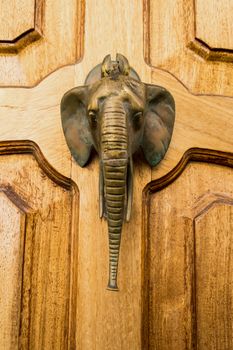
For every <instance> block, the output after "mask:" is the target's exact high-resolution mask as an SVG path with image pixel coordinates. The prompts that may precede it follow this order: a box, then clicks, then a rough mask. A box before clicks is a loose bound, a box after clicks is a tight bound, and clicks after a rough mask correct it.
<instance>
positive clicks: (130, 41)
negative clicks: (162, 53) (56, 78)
mask: <svg viewBox="0 0 233 350" xmlns="http://www.w3.org/2000/svg"><path fill="white" fill-rule="evenodd" d="M93 17H94V18H95V20H94V19H93ZM109 18H111V20H109ZM135 24H136V25H135ZM85 38H86V40H85V48H84V51H85V58H84V59H83V61H82V62H80V64H78V65H76V67H75V68H76V83H75V85H77V86H78V85H82V84H83V82H84V80H85V77H86V75H87V73H88V72H89V70H91V69H92V68H93V67H94V66H95V65H96V64H97V63H101V62H102V60H103V57H104V56H105V55H107V54H109V53H110V54H111V55H112V58H113V59H114V58H115V55H116V53H117V52H119V53H121V54H123V55H125V56H126V57H127V58H128V60H129V62H130V65H132V67H133V68H135V70H137V71H139V73H140V77H141V78H142V79H143V80H144V81H145V80H146V81H150V68H149V67H147V66H146V65H145V63H144V59H143V18H142V2H141V1H137V0H136V1H133V2H132V1H123V0H120V1H113V0H110V1H109V0H107V1H101V2H99V1H87V2H86V26H85ZM100 38H104V40H100ZM142 158H143V157H141V159H140V158H137V159H135V162H134V200H133V208H132V216H131V219H130V222H129V223H125V224H124V225H123V231H122V241H121V250H120V264H119V272H118V287H119V292H118V293H115V292H111V291H108V290H106V283H107V280H108V231H107V222H106V221H105V220H103V219H102V220H101V219H99V209H98V205H99V202H98V197H99V189H98V179H99V161H98V159H97V157H95V158H94V159H92V161H91V162H90V163H89V165H88V166H87V167H85V168H82V169H81V168H80V167H79V166H78V165H77V164H76V163H75V162H72V179H73V180H74V181H75V182H76V183H77V184H78V187H79V188H80V189H81V191H80V220H79V232H80V233H81V232H82V234H80V236H79V256H78V257H79V259H78V260H79V265H78V276H79V279H78V291H79V297H78V307H77V310H78V311H77V312H78V324H79V327H78V329H77V344H78V345H79V349H82V350H89V349H113V350H118V349H128V348H129V349H135V350H136V349H141V289H140V286H141V224H142V215H141V213H142V205H141V198H142V197H141V196H142V189H143V187H144V186H145V185H146V184H147V183H148V181H150V180H151V169H150V167H149V166H148V165H145V164H144V163H143V161H142Z"/></svg>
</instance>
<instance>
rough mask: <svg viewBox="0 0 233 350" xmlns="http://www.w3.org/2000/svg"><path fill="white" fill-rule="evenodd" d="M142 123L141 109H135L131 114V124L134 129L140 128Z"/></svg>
mask: <svg viewBox="0 0 233 350" xmlns="http://www.w3.org/2000/svg"><path fill="white" fill-rule="evenodd" d="M141 124H142V111H137V112H135V113H134V114H133V125H134V128H135V129H136V130H138V129H140V127H141Z"/></svg>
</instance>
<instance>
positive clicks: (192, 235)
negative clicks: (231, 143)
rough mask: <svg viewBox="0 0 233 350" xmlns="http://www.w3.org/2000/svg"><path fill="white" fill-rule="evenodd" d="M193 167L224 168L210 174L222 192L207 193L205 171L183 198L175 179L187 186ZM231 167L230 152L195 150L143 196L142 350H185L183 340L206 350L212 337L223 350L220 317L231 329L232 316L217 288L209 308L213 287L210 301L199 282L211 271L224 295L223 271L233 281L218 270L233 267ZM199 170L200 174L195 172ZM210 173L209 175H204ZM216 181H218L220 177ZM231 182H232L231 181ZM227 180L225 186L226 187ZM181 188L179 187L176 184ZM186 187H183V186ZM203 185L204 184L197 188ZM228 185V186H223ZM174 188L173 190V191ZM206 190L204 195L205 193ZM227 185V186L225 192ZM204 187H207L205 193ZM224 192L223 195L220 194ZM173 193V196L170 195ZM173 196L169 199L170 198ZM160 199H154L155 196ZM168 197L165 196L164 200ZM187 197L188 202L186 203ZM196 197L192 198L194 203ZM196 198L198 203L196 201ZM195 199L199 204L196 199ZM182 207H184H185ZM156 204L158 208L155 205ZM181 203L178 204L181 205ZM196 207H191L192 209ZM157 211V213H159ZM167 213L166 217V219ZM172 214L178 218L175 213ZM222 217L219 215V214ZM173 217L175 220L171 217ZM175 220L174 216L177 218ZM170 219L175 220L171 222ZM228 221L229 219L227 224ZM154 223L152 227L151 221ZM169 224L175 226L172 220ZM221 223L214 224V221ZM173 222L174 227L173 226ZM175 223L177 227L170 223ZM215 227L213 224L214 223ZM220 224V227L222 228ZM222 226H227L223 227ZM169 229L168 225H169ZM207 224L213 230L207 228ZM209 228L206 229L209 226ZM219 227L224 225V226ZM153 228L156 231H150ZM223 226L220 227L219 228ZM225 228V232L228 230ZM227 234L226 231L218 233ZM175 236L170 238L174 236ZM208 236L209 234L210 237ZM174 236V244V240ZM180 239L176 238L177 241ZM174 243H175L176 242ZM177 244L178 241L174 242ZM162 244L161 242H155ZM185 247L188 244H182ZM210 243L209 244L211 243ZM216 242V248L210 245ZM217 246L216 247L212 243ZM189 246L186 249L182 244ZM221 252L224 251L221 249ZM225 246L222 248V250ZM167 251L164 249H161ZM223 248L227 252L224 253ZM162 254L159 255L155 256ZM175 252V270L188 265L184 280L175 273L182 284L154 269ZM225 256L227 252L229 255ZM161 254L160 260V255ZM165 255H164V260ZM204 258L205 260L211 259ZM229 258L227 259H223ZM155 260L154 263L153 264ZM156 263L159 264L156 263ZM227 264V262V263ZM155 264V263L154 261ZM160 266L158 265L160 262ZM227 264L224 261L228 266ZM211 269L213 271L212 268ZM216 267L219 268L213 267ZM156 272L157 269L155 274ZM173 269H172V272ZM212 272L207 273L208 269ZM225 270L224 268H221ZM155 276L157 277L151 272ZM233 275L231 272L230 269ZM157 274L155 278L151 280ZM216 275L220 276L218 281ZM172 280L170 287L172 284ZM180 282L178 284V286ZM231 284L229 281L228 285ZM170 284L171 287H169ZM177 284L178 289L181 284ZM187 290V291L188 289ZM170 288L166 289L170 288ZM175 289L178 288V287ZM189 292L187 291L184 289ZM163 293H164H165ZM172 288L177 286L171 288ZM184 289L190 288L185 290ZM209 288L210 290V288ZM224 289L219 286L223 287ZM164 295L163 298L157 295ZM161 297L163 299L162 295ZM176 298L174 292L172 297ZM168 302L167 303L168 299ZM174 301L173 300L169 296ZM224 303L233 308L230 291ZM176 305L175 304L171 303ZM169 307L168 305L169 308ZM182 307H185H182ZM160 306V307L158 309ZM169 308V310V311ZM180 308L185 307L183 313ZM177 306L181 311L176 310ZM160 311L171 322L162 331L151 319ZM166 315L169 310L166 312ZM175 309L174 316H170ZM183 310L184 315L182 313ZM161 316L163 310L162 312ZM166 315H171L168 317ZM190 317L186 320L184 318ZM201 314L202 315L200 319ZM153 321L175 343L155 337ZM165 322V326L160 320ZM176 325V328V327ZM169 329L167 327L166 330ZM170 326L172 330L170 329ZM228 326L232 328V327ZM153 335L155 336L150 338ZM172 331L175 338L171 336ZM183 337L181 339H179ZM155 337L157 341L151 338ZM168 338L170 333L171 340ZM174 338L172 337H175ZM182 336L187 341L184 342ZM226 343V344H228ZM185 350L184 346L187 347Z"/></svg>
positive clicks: (214, 282)
mask: <svg viewBox="0 0 233 350" xmlns="http://www.w3.org/2000/svg"><path fill="white" fill-rule="evenodd" d="M190 164H194V166H195V164H196V167H197V168H198V166H199V167H200V166H201V165H202V164H203V165H205V164H206V166H207V167H208V165H211V164H212V165H213V166H215V165H217V166H219V165H220V168H219V167H218V168H216V169H217V170H219V171H222V174H223V175H224V174H225V176H226V178H224V176H223V175H222V177H219V174H216V175H214V174H215V170H214V169H212V168H211V172H209V174H212V175H211V176H212V177H213V178H214V181H215V183H214V184H213V187H214V189H215V188H216V189H217V191H213V190H211V189H208V188H209V187H208V186H209V185H208V183H211V181H210V180H209V179H208V176H210V175H208V171H207V170H208V169H206V173H205V169H202V170H203V171H202V172H200V173H201V174H202V177H200V176H199V177H198V178H196V177H195V181H194V180H190V181H191V182H189V180H188V184H186V185H185V180H183V185H182V186H183V187H184V191H183V194H182V193H181V188H182V186H181V185H178V183H177V182H176V180H177V181H178V180H179V181H182V180H181V179H182V177H181V175H183V174H185V172H187V170H186V169H191V168H190ZM199 164H200V165H199ZM227 168H233V154H232V153H228V152H221V151H216V150H209V149H201V148H192V149H189V150H188V151H187V152H185V154H184V155H183V157H182V158H181V160H180V162H179V163H178V164H177V166H176V167H175V168H174V169H173V170H171V171H170V172H169V173H168V174H166V175H165V176H163V177H162V178H160V179H157V180H154V181H152V182H150V183H149V184H148V185H147V186H146V187H145V189H144V191H143V230H142V232H143V236H142V247H143V249H142V263H143V269H142V281H143V284H142V301H143V303H142V305H143V307H142V344H143V349H150V348H151V346H152V348H153V346H155V344H156V346H159V347H160V348H161V349H168V348H169V349H175V348H178V347H179V349H183V347H182V346H183V345H182V344H183V343H182V342H183V341H184V342H186V343H187V344H189V346H191V344H193V346H194V349H196V347H197V346H203V344H204V343H205V342H206V341H207V338H206V337H209V339H213V342H214V341H219V344H218V346H220V347H221V346H223V343H222V342H223V339H225V338H226V334H225V332H227V328H226V327H223V326H222V324H221V317H220V315H223V314H224V318H225V321H224V322H226V324H230V322H231V321H230V319H229V317H228V315H229V313H230V311H229V312H228V311H227V309H226V308H224V306H222V304H221V303H219V301H217V300H218V298H219V296H218V295H219V293H220V289H219V290H217V289H218V288H217V287H215V289H214V290H215V293H214V299H213V300H212V304H211V305H210V304H208V300H209V298H210V295H211V293H212V292H211V291H212V289H211V286H212V284H208V282H206V288H207V291H206V293H207V294H208V295H209V297H208V298H207V294H206V295H205V293H203V292H201V291H202V289H201V288H200V287H199V285H200V283H202V284H203V283H204V282H203V281H204V280H203V278H204V277H203V276H205V274H206V272H205V271H209V274H210V276H211V277H210V278H212V283H213V285H216V286H217V285H220V286H221V288H222V290H225V289H224V288H225V287H224V282H223V281H222V280H221V278H219V277H218V276H220V275H221V274H220V275H219V273H220V271H222V273H223V275H224V274H225V275H224V278H225V279H227V278H229V279H230V278H231V277H230V274H229V276H228V273H229V272H227V271H228V270H224V271H223V269H222V270H219V271H218V265H219V264H220V265H219V266H225V265H226V263H228V264H230V262H227V261H228V260H229V261H231V258H230V255H228V253H227V252H229V251H230V249H231V248H232V247H231V246H230V244H231V239H230V238H229V232H231V230H232V229H231V228H230V227H228V226H229V225H232V223H231V220H229V216H230V215H232V214H231V213H232V207H233V189H231V187H232V186H231V187H229V193H228V192H226V191H228V186H227V184H229V179H230V178H231V176H233V174H232V172H230V173H225V172H224V169H227ZM194 170H195V169H194ZM205 174H207V175H205ZM188 176H189V178H190V177H191V176H192V170H190V173H189V174H188V175H187V176H186V180H187V178H188ZM215 176H216V177H215ZM227 179H228V180H227ZM224 181H225V182H224ZM195 182H197V185H195ZM176 183H177V185H176ZM180 183H181V182H180ZM198 184H199V185H198ZM224 184H225V185H224ZM169 185H173V187H172V188H173V189H171V190H170V192H169V188H170V187H169ZM174 186H179V187H178V189H179V194H180V195H179V198H177V193H178V192H177V193H176V191H178V189H177V190H175V187H174ZM195 186H196V187H197V189H198V190H199V187H200V188H201V189H200V193H195V194H194V195H191V193H192V191H194V189H193V188H195ZM205 186H206V189H205V190H203V188H205ZM224 186H225V187H224ZM202 187H203V188H202ZM220 189H222V190H220ZM163 190H166V192H165V193H164V194H163ZM167 190H168V192H167ZM185 191H187V193H189V195H188V196H186V194H185ZM203 191H204V192H203ZM169 193H170V194H169ZM154 194H155V195H154ZM164 196H165V197H164ZM172 196H173V198H174V196H175V197H176V202H174V203H177V204H176V206H174V205H175V204H174V203H173V204H170V202H169V198H172ZM187 198H188V199H187ZM191 198H192V199H191ZM195 198H196V199H195ZM194 199H195V200H194ZM174 200H175V199H174ZM180 202H181V204H180ZM153 203H157V204H153ZM178 203H179V205H178ZM190 203H192V205H191V204H190ZM161 205H162V206H163V207H164V209H161ZM155 208H157V209H155ZM163 213H166V214H164V215H163ZM172 213H173V214H172ZM218 213H219V215H218ZM169 215H170V216H169ZM172 215H173V216H172ZM166 216H167V217H169V218H170V219H168V218H167V220H166ZM227 217H228V220H227V219H226V218H227ZM151 220H152V221H153V222H152V221H151ZM169 220H170V221H169ZM214 220H215V221H216V222H215V223H213V221H214ZM168 222H170V223H169V224H168ZM171 222H173V226H172V224H171ZM211 222H212V224H211ZM219 223H221V225H220V224H219ZM223 223H224V225H225V226H223ZM167 224H168V226H166V225H167ZM207 224H208V225H207ZM206 225H207V226H206ZM219 225H220V226H219ZM151 227H152V228H154V229H153V231H151V230H152V229H151ZM172 227H173V228H174V227H176V230H175V232H176V235H175V236H174V238H172V237H173V234H174V233H172V230H173V228H172ZM205 227H209V229H208V232H205ZM219 227H220V228H219ZM223 227H224V228H225V229H223ZM219 230H223V231H221V232H220V231H219ZM210 231H211V235H212V236H213V237H215V238H213V241H212V239H211V237H212V236H211V235H210ZM169 232H170V233H169ZM207 233H208V234H207ZM169 235H171V236H170V239H169ZM176 236H177V237H176ZM166 237H167V239H168V241H167V248H165V246H163V244H165V243H163V242H164V240H165V239H166ZM220 238H221V244H220V246H219V245H218V244H217V245H216V242H218V241H219V240H220ZM171 239H172V241H171ZM173 240H174V241H173ZM155 242H157V243H155ZM182 242H183V243H182ZM208 242H209V243H208ZM211 242H212V243H211ZM213 242H215V243H213ZM182 244H184V246H183V245H182ZM208 244H211V248H210V249H209V250H208ZM152 247H153V248H152ZM216 247H220V248H216ZM221 247H223V248H221ZM161 249H162V250H161ZM203 249H207V250H206V254H208V258H206V259H205V260H204V259H203V258H202V257H203V251H205V250H203ZM220 249H224V251H223V252H224V253H223V252H222V250H220ZM156 252H157V253H156ZM169 252H170V253H171V252H173V253H174V252H175V255H174V256H170V258H169V259H170V261H171V265H172V264H175V265H174V266H176V263H175V261H176V259H178V261H177V269H178V270H179V269H182V265H183V264H184V272H183V275H182V272H180V275H179V272H175V273H174V275H175V274H176V273H177V276H180V277H181V276H182V277H183V278H184V281H183V282H178V281H179V280H176V279H174V278H175V277H173V276H172V275H171V271H172V270H171V271H170V272H169V270H168V271H166V268H167V269H169V264H168V266H167V267H166V266H165V267H164V268H165V270H164V271H165V272H164V271H163V272H162V271H161V272H158V270H157V272H156V270H155V269H156V268H155V267H153V266H154V265H153V264H159V261H160V260H161V263H163V264H165V265H166V256H167V254H170V253H169ZM225 252H226V253H225ZM157 254H158V255H157ZM161 254H162V255H161ZM182 254H183V256H184V261H183V263H182V259H181V261H179V259H180V256H182ZM206 254H204V256H205V255H206ZM217 256H220V257H221V261H220V262H219V264H213V262H212V264H210V261H212V260H213V259H217V258H216V257H217ZM224 257H225V258H224ZM151 259H153V260H151ZM155 259H156V260H155ZM224 259H227V260H226V261H225V260H224ZM153 261H155V262H153ZM156 261H157V263H156ZM224 261H225V262H224ZM185 266H189V268H188V270H185ZM211 266H212V267H211ZM213 266H215V267H213ZM151 269H152V270H151ZM171 269H172V267H171ZM206 269H207V270H206ZM219 269H220V268H219ZM151 271H152V272H151ZM229 271H230V270H229ZM151 273H152V275H151ZM160 273H161V274H162V275H163V273H164V274H165V275H163V278H164V279H163V283H162V282H161V281H160V283H159V279H158V280H157V278H162V277H161V276H162V275H161V276H160V277H159V274H160ZM151 276H157V277H156V280H155V281H157V283H158V284H157V285H153V283H156V282H153V281H152V280H151V278H152V277H151ZM216 276H217V277H216ZM169 281H170V282H169ZM174 281H175V282H174ZM230 281H231V280H229V283H231V282H230ZM167 283H168V285H167ZM172 283H175V285H174V286H177V292H174V297H175V295H176V293H178V294H177V296H176V298H177V299H174V300H173V303H174V304H173V306H174V310H175V311H174V314H173V311H172V310H173V306H172V304H170V306H169V301H166V300H169V297H168V295H169V294H166V293H168V290H169V289H166V288H169V287H168V286H169V284H171V286H172ZM176 283H177V285H176ZM184 285H185V286H186V287H184ZM166 286H167V287H166ZM174 286H173V288H175V287H174ZM183 287H184V291H183V289H182V288H183ZM163 288H165V289H164V290H163V292H161V290H162V289H163ZM171 288H172V287H171ZM185 288H187V289H186V290H185ZM208 288H209V289H208ZM219 288H220V287H219ZM154 293H157V294H156V298H157V304H156V302H155V300H154V298H155V297H154ZM158 293H159V294H158ZM161 293H162V294H161ZM171 295H172V292H171ZM162 296H163V297H164V301H163V303H164V304H161V302H162V299H161V298H162ZM166 298H168V299H166ZM170 298H172V297H171V296H170ZM222 298H223V300H224V303H225V304H224V305H231V304H229V298H230V294H229V293H228V292H225V293H223V295H222ZM171 300H172V299H171ZM166 303H168V304H166ZM180 303H181V304H180ZM186 304H187V309H184V310H186V311H184V310H183V306H182V305H186ZM156 305H157V306H156ZM166 305H167V306H166ZM178 305H180V310H179V307H178ZM214 305H215V306H216V305H218V308H217V309H216V310H217V311H216V314H214V316H213V317H215V318H216V322H212V321H211V319H210V318H209V317H210V316H209V311H208V307H212V308H213V307H214ZM177 307H178V309H177ZM155 308H156V310H157V309H158V308H159V310H160V315H162V316H161V317H167V319H166V322H165V324H166V325H167V326H165V328H164V329H163V328H161V327H162V326H161V324H162V323H161V324H160V323H158V322H160V321H161V319H162V318H156V316H155V314H154V312H153V315H152V314H151V312H152V310H155ZM196 308H198V314H197V313H196ZM165 310H167V311H165ZM169 310H170V311H169ZM182 310H183V311H182ZM157 311H158V310H157ZM164 312H168V314H167V316H165V314H164ZM174 315H176V316H177V315H178V316H177V317H178V319H177V322H175V323H174V324H173V326H172V325H171V324H170V323H169V320H172V319H174V317H175V316H174ZM183 315H185V316H183ZM197 315H198V316H197ZM179 317H180V319H182V317H185V319H184V320H183V322H184V329H186V331H185V334H186V336H185V335H184V334H183V335H182V330H181V328H179ZM154 322H157V323H156V324H157V327H158V332H160V331H161V329H163V332H165V333H164V336H163V337H162V338H163V339H165V338H166V337H168V338H169V339H170V341H171V343H169V344H170V345H169V344H168V343H167V344H166V341H165V340H161V339H162V338H160V336H159V334H160V333H156V335H155V334H154V333H153V329H154V328H153V325H154ZM161 322H162V321H161ZM206 322H208V324H209V325H212V326H211V327H212V328H211V327H210V328H208V330H209V333H208V335H206V332H204V331H203V327H206V326H205V325H206ZM176 323H177V324H176ZM166 327H167V328H166ZM169 327H170V328H169ZM176 327H177V329H176V332H177V334H178V335H177V339H175V338H174V334H173V331H174V330H175V328H176ZM216 327H217V328H218V329H220V331H219V336H218V337H217V338H218V339H217V338H216V337H214V336H213V333H212V332H214V331H215V328H216ZM229 327H231V326H230V325H229ZM151 332H152V333H151ZM166 332H170V333H166ZM179 332H180V335H179ZM152 334H154V335H153V337H152ZM168 334H170V335H169V336H168ZM172 334H173V335H172ZM182 337H183V338H182ZM226 339H227V341H228V342H230V338H229V337H228V338H226ZM226 344H227V345H226ZM226 344H225V346H231V345H232V344H230V343H226ZM211 346H212V347H213V348H214V346H215V344H214V343H211ZM184 348H185V347H184Z"/></svg>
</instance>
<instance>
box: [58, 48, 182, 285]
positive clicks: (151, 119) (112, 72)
mask: <svg viewBox="0 0 233 350" xmlns="http://www.w3.org/2000/svg"><path fill="white" fill-rule="evenodd" d="M61 117H62V125H63V130H64V134H65V137H66V141H67V144H68V147H69V149H70V151H71V153H72V155H73V157H74V158H75V160H76V161H77V162H78V164H79V165H80V166H81V167H83V166H85V165H86V164H87V162H88V160H89V158H90V157H91V152H92V149H95V150H96V151H97V153H98V154H99V158H100V179H99V181H100V186H99V188H100V217H105V218H106V219H107V221H108V235H109V282H108V289H110V290H118V287H117V270H118V260H119V250H120V242H121V231H122V225H123V222H124V220H126V221H129V220H130V213H131V206H132V199H133V161H132V155H133V154H134V153H135V152H136V151H137V150H138V148H139V147H141V148H142V150H143V153H144V155H145V158H146V160H147V161H148V163H149V164H150V165H151V166H155V165H156V164H158V163H159V162H160V160H161V159H162V158H163V157H164V155H165V153H166V151H167V149H168V146H169V143H170V140H171V136H172V131H173V125H174V118H175V103H174V99H173V97H172V95H171V94H170V93H169V92H168V91H167V90H166V89H164V88H163V87H160V86H157V85H149V84H145V83H142V82H141V81H140V78H139V76H138V74H137V73H136V72H135V70H134V69H133V68H131V67H130V65H129V62H128V60H127V59H126V58H125V57H124V56H123V55H120V54H117V56H116V60H114V61H112V60H111V56H110V55H107V56H106V57H105V58H104V60H103V62H102V64H99V65H97V66H96V67H95V68H93V69H92V70H91V72H90V73H89V74H88V76H87V78H86V81H85V85H84V86H81V87H75V88H73V89H71V90H70V91H68V92H67V93H66V94H65V95H64V96H63V98H62V101H61Z"/></svg>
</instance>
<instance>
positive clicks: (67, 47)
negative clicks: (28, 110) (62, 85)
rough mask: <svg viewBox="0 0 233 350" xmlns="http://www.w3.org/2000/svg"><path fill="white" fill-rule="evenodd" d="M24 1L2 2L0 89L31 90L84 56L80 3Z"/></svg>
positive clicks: (50, 0) (41, 0)
mask: <svg viewBox="0 0 233 350" xmlns="http://www.w3.org/2000/svg"><path fill="white" fill-rule="evenodd" d="M27 1H28V2H29V3H27V2H26V0H24V2H23V4H22V2H17V1H13V5H14V6H12V2H10V3H9V4H10V5H6V4H5V3H6V2H4V3H3V4H4V7H3V9H1V10H2V11H1V15H2V16H3V17H4V18H5V19H8V21H6V20H3V21H2V26H3V28H2V29H3V32H2V33H1V38H0V39H1V41H0V54H1V55H0V85H1V86H33V85H35V84H37V83H38V82H39V81H40V80H41V79H43V78H45V77H46V76H47V75H48V74H49V73H51V72H53V71H54V70H56V69H58V68H60V67H62V66H64V65H69V64H71V63H75V62H77V61H78V60H79V59H80V58H81V56H82V53H83V49H82V48H83V21H84V1H83V0H79V1H75V0H72V1H65V0H58V1H52V0H48V1H44V0H36V1H35V2H34V1H33V2H32V1H29V0H27ZM19 3H20V8H18V7H19ZM17 6H18V7H17ZM14 10H15V12H14V13H13V15H14V17H13V18H14V21H9V18H12V11H14ZM22 11H23V13H22ZM8 23H11V25H10V26H9V24H8ZM21 24H22V25H21ZM14 26H16V28H15V27H14ZM8 32H9V34H8ZM16 33H17V36H16V37H15V35H16ZM4 35H5V36H6V37H4ZM9 38H10V39H9Z"/></svg>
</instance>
